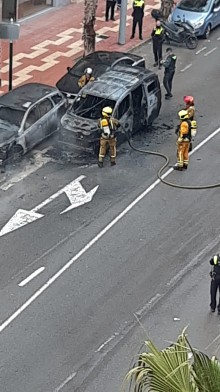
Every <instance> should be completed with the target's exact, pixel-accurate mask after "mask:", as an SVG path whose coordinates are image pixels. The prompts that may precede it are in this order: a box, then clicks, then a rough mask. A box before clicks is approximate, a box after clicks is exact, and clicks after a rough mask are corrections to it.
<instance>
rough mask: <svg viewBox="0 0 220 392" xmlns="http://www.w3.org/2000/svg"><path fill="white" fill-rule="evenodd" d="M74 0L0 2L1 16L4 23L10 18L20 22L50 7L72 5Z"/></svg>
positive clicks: (15, 0) (12, 0) (2, 0)
mask: <svg viewBox="0 0 220 392" xmlns="http://www.w3.org/2000/svg"><path fill="white" fill-rule="evenodd" d="M71 2H74V1H72V0H0V15H1V19H2V20H3V21H8V20H10V18H13V19H14V20H19V19H23V18H26V17H28V16H30V15H33V14H36V13H37V12H40V11H43V10H45V9H47V8H48V7H59V6H62V5H67V4H70V3H71Z"/></svg>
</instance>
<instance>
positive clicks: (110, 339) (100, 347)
mask: <svg viewBox="0 0 220 392" xmlns="http://www.w3.org/2000/svg"><path fill="white" fill-rule="evenodd" d="M115 337H116V335H112V336H111V337H110V338H109V339H107V340H106V341H105V342H104V343H102V344H101V346H99V348H97V350H95V353H98V352H99V351H101V349H102V348H104V347H105V346H106V344H108V343H110V342H111V341H112V340H113V339H115Z"/></svg>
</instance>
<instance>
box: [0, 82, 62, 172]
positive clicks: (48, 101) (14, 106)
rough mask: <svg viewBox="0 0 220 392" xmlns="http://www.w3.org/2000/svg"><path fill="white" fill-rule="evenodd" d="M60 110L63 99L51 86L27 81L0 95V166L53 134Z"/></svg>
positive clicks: (58, 121)
mask: <svg viewBox="0 0 220 392" xmlns="http://www.w3.org/2000/svg"><path fill="white" fill-rule="evenodd" d="M64 113H65V98H64V96H63V95H62V94H61V93H60V92H59V91H58V90H57V89H56V88H55V87H51V86H47V85H44V84H40V83H28V84H25V85H23V86H20V87H18V88H16V89H14V90H12V91H10V92H8V93H6V94H4V95H2V96H1V97H0V166H4V165H5V162H6V160H7V159H8V158H9V157H10V156H17V155H22V154H25V153H26V152H27V151H29V150H31V149H32V148H33V147H34V146H35V145H36V144H38V143H40V142H41V141H42V140H43V139H46V138H47V137H48V136H50V135H51V134H52V133H54V132H55V131H56V130H57V129H58V128H59V126H60V119H61V117H62V115H63V114H64Z"/></svg>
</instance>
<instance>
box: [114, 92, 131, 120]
mask: <svg viewBox="0 0 220 392" xmlns="http://www.w3.org/2000/svg"><path fill="white" fill-rule="evenodd" d="M127 98H128V99H129V105H128V108H127V110H126V111H125V112H124V113H123V114H122V115H121V116H119V107H120V105H121V104H122V102H123V101H124V100H125V99H127ZM130 108H131V93H130V92H129V93H127V95H126V96H125V97H123V99H121V100H120V102H118V103H117V107H116V113H117V118H118V120H120V119H121V118H122V117H123V116H124V115H125V114H126V113H127V112H128V111H129V109H130Z"/></svg>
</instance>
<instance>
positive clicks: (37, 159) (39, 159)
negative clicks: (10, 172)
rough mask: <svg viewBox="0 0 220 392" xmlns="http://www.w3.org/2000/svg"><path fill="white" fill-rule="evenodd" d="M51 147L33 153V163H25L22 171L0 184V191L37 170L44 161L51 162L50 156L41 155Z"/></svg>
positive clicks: (5, 189)
mask: <svg viewBox="0 0 220 392" xmlns="http://www.w3.org/2000/svg"><path fill="white" fill-rule="evenodd" d="M51 148H52V147H49V148H46V149H45V150H42V151H37V152H36V153H35V154H34V163H29V164H28V165H26V166H25V168H24V169H23V171H22V172H20V173H19V174H17V175H14V176H13V177H11V178H10V180H9V181H7V182H5V183H4V184H3V185H1V186H0V189H1V190H2V191H7V190H8V189H10V188H11V187H13V186H14V185H15V184H17V183H18V182H20V181H22V180H24V179H25V178H26V177H28V176H30V174H33V173H34V172H36V171H37V170H39V169H40V168H41V167H42V166H44V165H45V164H46V163H48V162H52V161H53V159H52V158H50V157H43V154H45V153H46V152H47V151H48V150H50V149H51Z"/></svg>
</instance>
